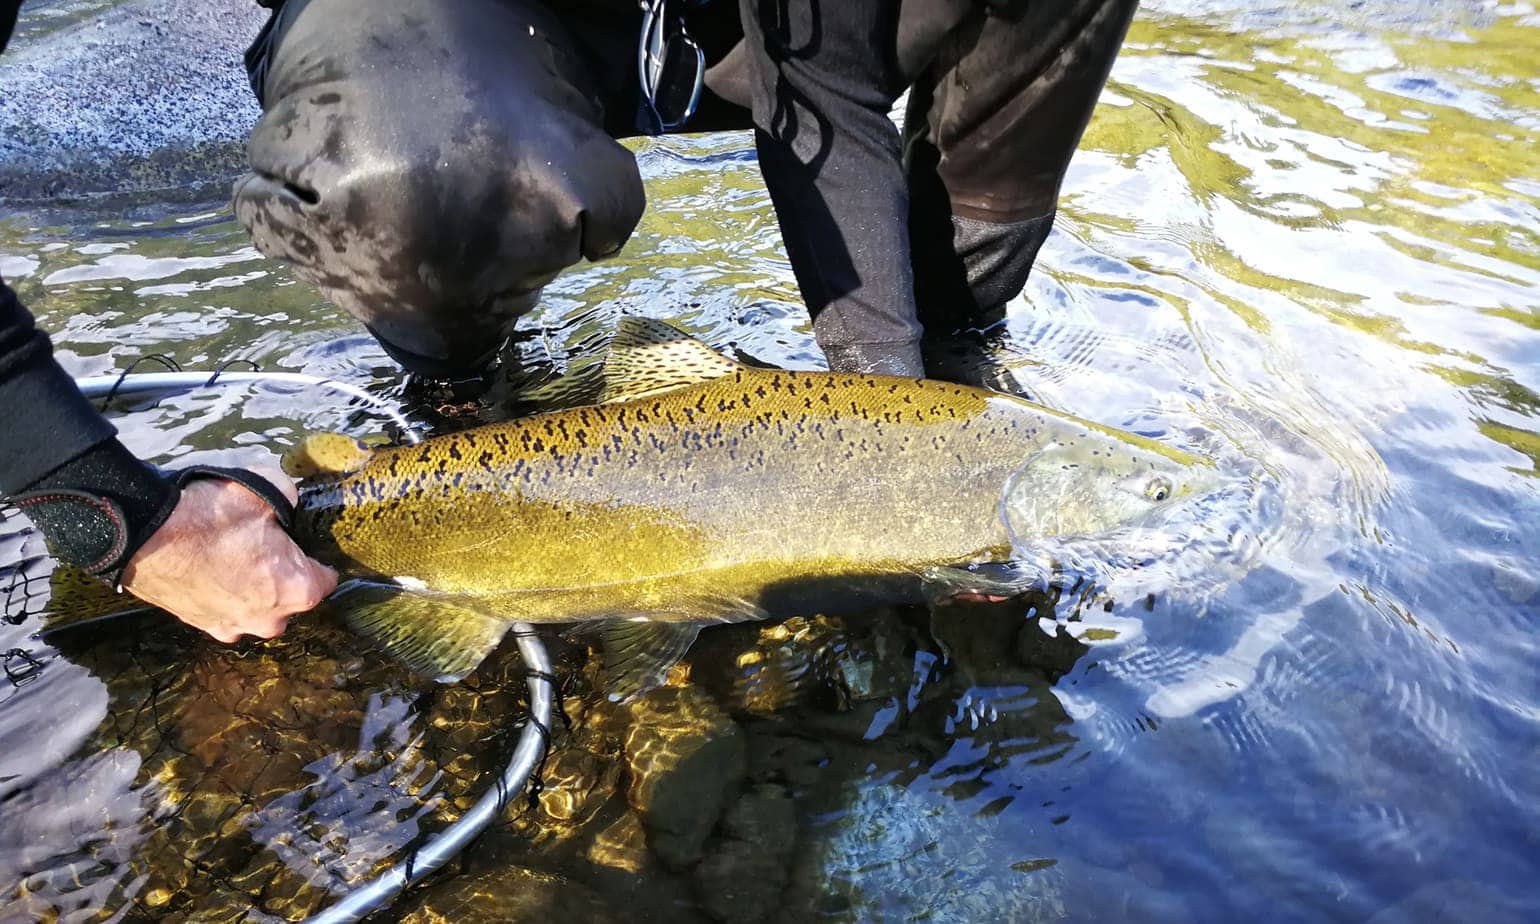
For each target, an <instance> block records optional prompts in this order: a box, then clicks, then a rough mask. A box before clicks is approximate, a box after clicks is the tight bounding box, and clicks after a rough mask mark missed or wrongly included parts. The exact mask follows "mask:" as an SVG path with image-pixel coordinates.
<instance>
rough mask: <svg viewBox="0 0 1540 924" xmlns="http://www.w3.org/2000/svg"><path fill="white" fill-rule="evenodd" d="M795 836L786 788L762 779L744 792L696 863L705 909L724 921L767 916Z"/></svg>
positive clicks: (750, 922)
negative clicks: (769, 783)
mask: <svg viewBox="0 0 1540 924" xmlns="http://www.w3.org/2000/svg"><path fill="white" fill-rule="evenodd" d="M796 839H797V812H796V805H795V803H793V802H792V800H791V799H790V798H789V796H788V794H787V792H786V790H785V789H784V788H782V787H779V786H773V785H760V786H756V787H754V788H753V789H752V790H750V791H749V792H746V793H744V794H743V795H742V796H740V797H739V798H738V801H737V802H735V803H733V806H732V808H730V809H729V810H728V812H727V815H726V816H725V817H724V818H723V819H722V823H721V825H720V826H719V828H718V834H717V836H715V837H713V838H712V839H711V841H710V843H708V844H707V847H706V857H705V859H703V860H701V862H700V864H699V865H697V866H696V868H695V875H694V878H695V885H696V889H697V894H698V895H699V896H700V903H701V907H702V908H703V910H705V912H706V913H707V914H709V915H711V916H712V917H713V918H715V919H716V920H718V921H722V922H724V924H755V922H758V921H763V920H765V919H766V917H767V916H768V915H769V914H770V913H771V911H772V910H773V909H774V907H775V903H776V898H777V896H779V895H781V894H782V893H783V892H784V891H785V890H786V884H787V882H788V881H789V877H790V870H789V869H788V867H789V864H790V861H791V851H792V847H793V846H794V845H795V843H796Z"/></svg>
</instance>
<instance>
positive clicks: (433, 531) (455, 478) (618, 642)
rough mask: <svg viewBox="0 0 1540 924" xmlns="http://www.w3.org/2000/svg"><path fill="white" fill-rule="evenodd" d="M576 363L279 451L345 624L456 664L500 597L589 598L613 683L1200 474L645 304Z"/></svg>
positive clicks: (584, 606)
mask: <svg viewBox="0 0 1540 924" xmlns="http://www.w3.org/2000/svg"><path fill="white" fill-rule="evenodd" d="M598 375H599V376H600V377H601V381H600V383H599V387H598V389H597V391H596V392H594V394H593V396H592V397H593V398H594V399H595V400H596V402H597V403H591V404H588V405H585V406H579V407H573V408H568V409H564V410H558V411H553V412H550V413H544V414H539V415H536V416H532V417H526V418H523V419H518V420H511V421H508V422H506V423H500V424H493V425H489V426H483V427H479V428H476V429H472V430H467V431H464V432H461V433H455V434H450V435H445V436H440V437H436V438H433V439H429V440H427V441H425V442H423V443H420V444H418V445H413V446H401V447H395V448H385V449H379V450H373V451H371V450H368V449H366V448H365V447H363V446H361V445H360V444H358V443H356V442H354V441H353V440H351V439H347V438H344V437H336V436H321V437H313V438H311V439H310V440H309V441H307V442H306V443H305V444H303V445H302V446H300V447H299V448H298V449H297V450H296V451H295V452H294V453H291V455H290V457H289V458H288V460H287V464H288V466H289V468H290V471H291V473H294V474H297V475H302V476H308V477H307V478H306V481H305V482H304V483H303V485H302V489H301V494H300V503H299V508H298V510H297V512H296V517H295V536H296V539H297V540H298V542H299V544H300V545H301V546H302V547H303V548H304V549H305V550H306V551H307V552H309V553H310V554H311V555H313V556H315V557H316V558H318V559H320V560H322V561H324V562H327V563H328V564H331V565H333V566H334V567H336V568H338V569H339V571H341V572H342V574H343V575H344V576H346V577H349V578H352V579H353V581H352V582H351V583H349V584H347V585H345V586H344V589H343V590H342V591H341V593H342V594H343V595H344V597H343V600H344V602H346V595H348V594H353V595H356V599H355V601H354V602H355V604H356V605H354V606H350V607H346V609H347V610H348V612H349V619H350V621H351V622H352V624H353V625H354V626H355V628H357V629H359V630H360V631H362V632H364V633H365V634H367V635H370V636H372V637H374V638H375V639H377V640H378V641H380V642H381V643H383V644H384V645H385V646H386V647H387V648H389V649H390V650H392V651H393V652H394V653H395V654H396V655H397V656H399V657H401V658H402V660H404V661H405V662H406V663H407V664H408V665H410V666H412V667H413V668H414V669H417V670H420V671H423V672H425V673H428V674H432V675H436V676H440V677H444V678H456V677H460V676H462V675H464V674H465V673H467V672H468V671H470V670H472V669H474V668H475V666H476V665H477V664H478V663H480V661H481V660H482V659H483V658H484V657H485V656H486V655H487V654H488V653H489V652H490V651H491V650H492V649H493V648H494V647H496V645H497V644H498V643H499V641H500V640H501V639H502V636H503V635H504V633H505V632H506V630H507V628H508V626H509V624H510V623H512V622H515V621H523V622H532V623H552V622H560V623H572V622H584V621H599V620H602V621H604V626H603V627H602V631H603V635H604V643H605V649H606V660H607V665H608V667H609V670H610V672H611V676H612V678H614V682H615V683H616V688H617V690H619V691H621V692H625V691H629V690H634V689H636V688H638V687H642V686H646V685H649V684H652V683H655V682H657V681H658V679H659V678H660V677H661V676H662V674H663V672H664V671H666V670H667V668H668V667H669V666H670V665H671V664H673V663H674V662H676V661H677V660H678V659H679V658H680V657H681V656H682V655H683V654H684V652H685V651H686V649H688V647H689V646H690V644H691V643H692V641H693V640H694V638H695V635H696V633H697V632H698V631H699V629H700V627H701V626H702V625H705V624H710V623H713V622H724V621H737V620H747V619H762V618H768V617H781V616H788V615H793V614H798V613H803V614H806V613H810V612H815V611H816V612H828V611H830V610H836V609H840V608H846V607H851V606H859V605H870V604H874V603H880V602H891V601H906V600H915V599H919V598H920V597H921V596H922V595H924V594H926V593H927V589H928V587H930V588H934V587H935V586H937V585H942V586H944V587H947V588H951V589H956V590H964V589H970V588H971V587H975V586H978V585H980V584H981V582H983V580H984V579H982V578H976V577H974V576H972V575H970V573H968V572H965V571H962V570H960V566H964V565H970V564H976V563H982V562H997V561H1004V560H1007V559H1009V558H1010V557H1011V556H1012V554H1013V544H1015V545H1020V544H1021V543H1023V542H1025V543H1030V542H1031V540H1032V539H1034V538H1041V537H1047V536H1062V535H1087V534H1097V533H1101V532H1104V531H1108V530H1112V529H1115V528H1118V527H1122V526H1128V525H1137V524H1153V523H1157V522H1158V520H1159V517H1160V516H1161V514H1162V511H1164V510H1165V509H1167V508H1168V507H1169V506H1170V505H1172V504H1174V503H1177V502H1179V501H1180V500H1181V499H1182V498H1184V497H1185V496H1189V495H1192V494H1195V493H1201V492H1204V491H1206V490H1208V489H1209V488H1210V487H1211V486H1214V485H1215V484H1217V477H1216V475H1215V472H1214V469H1213V466H1212V465H1210V464H1209V463H1207V462H1206V461H1205V460H1203V459H1200V458H1198V457H1196V456H1193V455H1190V454H1188V453H1186V452H1182V451H1180V450H1176V449H1172V448H1169V447H1166V446H1163V445H1161V444H1159V443H1156V442H1154V441H1152V440H1149V439H1145V438H1142V437H1139V436H1135V435H1133V434H1129V433H1124V432H1120V431H1116V430H1113V429H1110V428H1107V427H1103V426H1100V425H1097V424H1094V423H1091V422H1089V421H1086V420H1082V419H1079V418H1076V417H1073V416H1070V415H1067V414H1063V413H1059V412H1056V411H1053V410H1050V409H1047V408H1044V407H1042V406H1039V405H1036V404H1033V403H1031V402H1029V401H1025V400H1022V399H1019V398H1014V397H1010V396H1007V395H1003V394H996V393H993V392H987V391H982V390H978V389H974V388H968V387H964V386H960V385H953V384H949V383H945V382H939V381H929V380H913V379H899V378H887V377H880V376H865V375H849V374H841V373H829V372H791V371H783V370H773V369H759V368H750V367H746V366H743V365H740V364H738V363H736V362H734V361H732V360H730V359H727V358H725V357H723V356H721V355H720V354H718V353H716V352H715V351H713V350H711V349H710V348H709V347H707V346H705V345H704V344H702V343H700V342H698V341H695V340H692V339H690V338H688V337H686V336H685V335H684V334H682V333H680V332H679V331H677V330H675V329H674V328H672V327H669V326H667V325H665V324H661V323H660V322H656V321H646V320H642V319H635V318H627V319H624V320H622V322H621V324H620V328H619V331H618V333H617V335H616V337H615V339H614V342H613V344H612V346H611V348H610V351H609V353H608V355H607V357H606V359H605V361H604V363H603V365H602V367H600V371H599V373H598ZM979 589H983V590H991V589H997V588H989V587H983V586H980V587H979Z"/></svg>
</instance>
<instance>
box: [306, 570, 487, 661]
mask: <svg viewBox="0 0 1540 924" xmlns="http://www.w3.org/2000/svg"><path fill="white" fill-rule="evenodd" d="M332 599H333V601H335V602H336V604H337V605H339V606H341V607H342V609H343V610H344V613H345V618H346V620H347V623H348V625H349V626H350V627H351V628H352V629H353V630H354V631H355V632H358V633H359V634H360V635H363V636H365V637H366V638H369V639H370V640H372V641H374V642H376V643H378V644H379V645H380V646H381V647H383V648H384V649H385V650H386V651H388V652H390V654H391V655H392V656H393V657H395V658H396V659H397V660H398V661H400V662H401V663H402V664H405V665H406V666H407V667H409V668H411V669H412V670H413V671H415V672H417V673H419V674H423V675H425V676H428V677H432V678H434V679H436V680H438V681H439V682H440V683H456V682H458V681H459V680H461V679H462V678H464V677H465V675H466V674H469V673H470V672H471V671H473V670H475V669H476V667H477V665H479V664H481V662H482V661H484V660H486V657H487V655H489V654H491V653H492V650H493V649H495V648H496V647H497V646H498V645H499V644H500V643H501V642H502V640H503V636H504V635H505V634H507V632H508V627H509V626H510V625H512V620H509V619H503V618H501V617H498V616H495V615H492V614H489V613H485V612H482V611H481V610H480V609H478V608H476V607H473V606H470V605H467V603H466V602H464V601H459V600H456V599H455V598H453V597H447V596H445V597H435V596H426V595H421V594H416V593H413V592H410V591H407V590H405V589H404V588H401V587H398V586H395V585H392V584H376V583H369V582H358V583H355V584H352V585H349V586H348V587H345V588H344V589H343V590H341V591H339V592H338V593H337V594H336V595H335V596H334V597H333V598H332Z"/></svg>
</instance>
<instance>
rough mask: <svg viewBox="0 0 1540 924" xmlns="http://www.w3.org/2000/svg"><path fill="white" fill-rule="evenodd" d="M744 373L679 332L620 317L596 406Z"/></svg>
mask: <svg viewBox="0 0 1540 924" xmlns="http://www.w3.org/2000/svg"><path fill="white" fill-rule="evenodd" d="M741 368H743V367H742V366H740V365H738V364H737V363H735V362H733V361H732V360H730V359H728V358H727V357H725V356H723V355H722V354H720V353H718V352H717V351H716V350H713V349H712V348H711V347H709V346H707V345H706V344H704V343H701V342H700V341H699V340H696V339H695V338H694V337H691V336H690V335H689V334H686V333H685V332H684V331H682V330H679V329H678V328H676V327H674V326H672V325H670V324H665V323H664V322H662V321H656V320H653V319H652V318H635V317H623V318H621V319H620V324H619V326H618V327H617V328H616V330H615V339H614V340H612V341H611V342H610V351H609V354H608V355H607V356H606V357H605V359H604V391H603V392H602V393H601V395H600V398H599V401H600V403H604V404H607V403H609V402H612V401H628V400H630V399H632V398H641V397H645V396H647V395H655V394H657V393H658V392H663V391H668V390H670V389H673V388H679V387H682V386H684V385H694V384H695V383H697V382H706V381H709V380H711V379H716V378H721V377H722V376H724V375H731V374H732V373H734V372H737V371H738V370H739V369H741Z"/></svg>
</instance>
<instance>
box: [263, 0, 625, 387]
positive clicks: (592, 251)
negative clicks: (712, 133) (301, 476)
mask: <svg viewBox="0 0 1540 924" xmlns="http://www.w3.org/2000/svg"><path fill="white" fill-rule="evenodd" d="M267 39H268V41H267V43H266V46H265V47H266V51H267V54H266V55H265V56H258V57H261V58H262V63H263V65H264V66H265V71H258V70H254V71H253V75H254V79H255V78H256V77H258V76H260V78H261V87H260V92H259V95H260V97H261V98H262V101H263V108H264V114H263V116H262V119H261V121H260V122H259V123H258V124H257V127H256V129H255V130H254V131H253V133H252V136H251V142H250V164H251V173H250V174H248V175H247V176H246V177H244V178H243V179H242V180H240V181H239V182H238V183H237V184H236V189H235V212H236V216H237V218H239V220H240V221H241V223H242V224H243V225H245V227H246V228H247V230H248V231H249V232H250V233H251V235H252V239H253V240H254V241H255V243H256V245H257V247H258V249H260V250H261V251H262V252H263V253H264V254H266V255H268V256H271V257H276V258H280V259H284V260H287V261H289V262H290V263H292V264H293V265H294V267H295V270H296V272H297V273H298V274H299V275H300V276H301V277H302V278H304V279H305V280H306V281H308V282H310V283H312V284H313V285H315V286H316V287H317V288H318V289H320V290H321V292H322V293H323V294H324V295H325V296H326V297H327V298H329V299H331V300H332V301H333V302H335V303H336V304H338V305H339V306H341V307H342V308H344V309H345V310H346V311H348V313H350V314H352V315H353V316H354V317H356V318H358V319H359V320H361V321H363V322H364V324H366V325H367V326H368V327H369V329H370V331H371V332H373V333H374V335H375V336H376V337H377V338H379V340H380V342H381V344H382V345H384V346H385V348H386V349H387V350H388V351H390V353H391V355H393V356H394V357H396V358H397V359H398V360H399V361H400V362H401V363H402V364H403V365H405V366H407V367H408V368H409V369H412V370H413V371H416V372H419V373H423V374H426V375H430V376H435V377H458V376H464V375H472V374H475V373H477V372H480V371H481V369H482V368H483V367H484V366H485V365H486V364H487V363H488V362H489V361H490V360H491V358H492V357H493V356H494V355H495V353H496V351H497V349H498V347H499V346H500V345H501V344H502V343H503V341H504V340H505V339H506V337H507V336H508V334H509V333H510V331H511V329H512V327H513V324H514V321H515V319H516V318H518V317H519V316H520V315H521V314H524V313H525V312H528V311H529V310H530V309H531V308H532V307H533V306H534V304H535V301H536V299H537V298H538V297H539V294H540V290H541V287H542V286H544V285H545V284H546V283H547V282H549V281H550V280H551V279H552V278H553V277H555V276H556V274H557V273H558V272H560V271H561V270H562V269H563V268H565V267H567V266H570V265H572V264H574V263H576V262H577V261H578V260H579V259H580V258H583V257H587V258H588V259H590V260H597V259H600V258H602V257H607V256H609V255H611V254H614V253H615V252H616V251H618V250H619V249H620V247H621V245H622V244H623V243H624V242H625V240H626V239H627V237H629V235H630V234H631V231H632V229H633V228H634V227H635V226H636V222H637V220H638V219H639V218H640V216H641V213H642V208H643V204H644V198H643V193H642V185H641V178H640V176H639V175H638V172H637V167H636V162H635V159H634V158H633V157H632V156H631V154H630V153H629V152H628V151H627V150H626V149H625V148H623V147H621V146H620V145H619V144H617V143H616V142H615V141H614V140H613V139H612V138H611V137H610V136H609V134H608V133H606V131H605V130H604V125H605V106H604V103H605V100H604V99H603V95H604V94H603V90H602V88H601V87H600V86H599V83H598V82H597V81H595V80H594V79H593V77H592V73H593V67H592V66H591V63H590V62H588V61H587V59H586V56H585V55H584V53H583V52H582V51H581V50H580V49H579V47H578V45H577V44H576V42H575V41H574V40H573V38H572V37H571V35H570V34H569V33H568V31H567V29H566V28H565V27H563V25H562V24H561V22H560V21H558V20H557V19H556V18H555V17H554V16H552V15H551V14H550V13H548V12H546V11H545V9H544V8H543V7H542V6H541V5H539V4H537V3H534V2H531V0H436V2H433V3H421V2H416V0H308V2H307V0H290V2H289V3H288V4H287V5H286V8H285V10H284V11H283V13H282V14H281V17H280V21H279V22H277V23H276V24H275V29H274V30H273V32H272V34H271V35H269V36H267ZM633 41H634V39H633ZM632 66H633V67H634V64H633V65H632ZM633 104H634V101H633ZM628 115H629V114H628Z"/></svg>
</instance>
